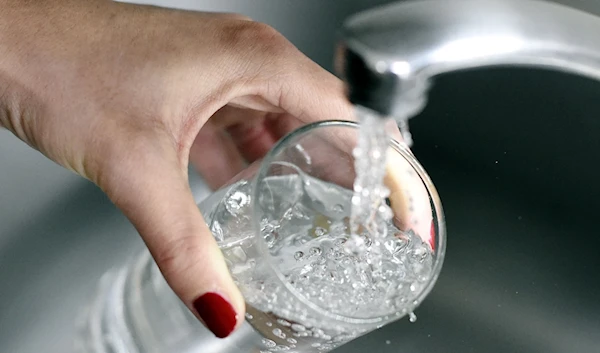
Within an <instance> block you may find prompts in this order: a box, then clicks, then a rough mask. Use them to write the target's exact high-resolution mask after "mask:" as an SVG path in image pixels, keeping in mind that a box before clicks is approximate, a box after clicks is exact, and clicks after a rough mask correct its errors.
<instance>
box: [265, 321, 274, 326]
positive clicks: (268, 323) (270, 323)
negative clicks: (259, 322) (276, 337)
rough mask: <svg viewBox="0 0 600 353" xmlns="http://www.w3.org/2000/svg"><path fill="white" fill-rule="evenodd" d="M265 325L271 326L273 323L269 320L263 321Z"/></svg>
mask: <svg viewBox="0 0 600 353" xmlns="http://www.w3.org/2000/svg"><path fill="white" fill-rule="evenodd" d="M265 325H267V326H269V327H271V326H273V323H272V322H270V321H267V322H266V323H265Z"/></svg>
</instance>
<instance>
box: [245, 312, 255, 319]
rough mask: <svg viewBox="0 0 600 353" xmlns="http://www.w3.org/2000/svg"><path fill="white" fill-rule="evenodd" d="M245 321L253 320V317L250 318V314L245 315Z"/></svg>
mask: <svg viewBox="0 0 600 353" xmlns="http://www.w3.org/2000/svg"><path fill="white" fill-rule="evenodd" d="M246 319H248V320H252V319H254V316H252V314H250V313H246Z"/></svg>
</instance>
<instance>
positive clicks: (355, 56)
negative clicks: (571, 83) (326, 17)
mask: <svg viewBox="0 0 600 353" xmlns="http://www.w3.org/2000/svg"><path fill="white" fill-rule="evenodd" d="M510 65H512V66H529V67H538V68H548V69H554V70H560V71H564V72H570V73H574V74H579V75H584V76H587V77H590V78H594V79H598V80H600V17H597V16H594V15H592V14H589V13H586V12H583V11H579V10H575V9H572V8H569V7H566V6H563V5H559V4H555V3H550V2H546V1H539V0H420V1H415V0H411V1H403V2H399V3H393V4H391V5H386V6H383V7H379V8H375V9H372V10H368V11H365V12H362V13H359V14H357V15H354V16H353V17H351V18H349V19H348V20H347V21H346V22H345V24H344V26H343V28H342V33H341V41H340V43H339V45H338V51H337V55H336V63H335V66H336V71H337V73H338V74H339V75H340V76H341V77H342V79H343V80H344V81H345V83H346V87H347V96H348V99H349V100H350V102H351V103H353V104H355V105H361V106H363V107H366V108H368V109H371V110H373V111H375V112H376V113H378V114H379V115H381V116H383V117H394V118H395V119H396V120H397V121H398V122H399V123H406V122H407V121H408V119H409V118H410V117H412V116H414V115H416V114H418V113H420V112H421V110H422V109H423V108H424V107H425V105H426V103H427V91H428V88H429V87H430V85H431V82H432V79H433V78H434V77H435V76H436V75H439V74H443V73H447V72H452V71H457V70H466V69H473V68H480V67H489V66H510Z"/></svg>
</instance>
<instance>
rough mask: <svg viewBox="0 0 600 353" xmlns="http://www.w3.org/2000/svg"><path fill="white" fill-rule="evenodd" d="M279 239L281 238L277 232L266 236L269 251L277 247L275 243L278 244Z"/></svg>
mask: <svg viewBox="0 0 600 353" xmlns="http://www.w3.org/2000/svg"><path fill="white" fill-rule="evenodd" d="M278 237H279V236H278V234H277V233H275V232H273V233H268V234H265V242H266V243H267V247H268V248H269V249H271V248H272V247H273V246H275V243H276V242H277V238H278Z"/></svg>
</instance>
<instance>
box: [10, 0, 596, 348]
mask: <svg viewBox="0 0 600 353" xmlns="http://www.w3.org/2000/svg"><path fill="white" fill-rule="evenodd" d="M384 2H388V1H378V2H376V3H384ZM157 3H158V2H157ZM234 3H235V2H231V3H229V5H223V4H216V3H213V2H210V1H204V2H202V1H187V2H186V1H179V2H171V5H173V6H176V5H177V6H181V7H188V8H192V7H194V8H198V9H200V8H206V9H209V10H218V9H223V10H229V11H232V10H234V9H236V8H238V10H237V11H241V12H245V13H247V14H249V15H250V16H252V17H253V18H256V19H259V20H262V21H265V22H268V23H273V25H275V26H276V27H277V28H279V29H280V30H281V31H282V32H283V33H284V34H285V35H287V36H288V37H289V38H290V39H291V40H292V41H294V42H295V43H296V44H297V45H299V47H300V48H301V49H302V50H304V51H305V52H306V53H308V55H310V56H311V57H313V58H315V59H316V60H317V61H319V62H320V63H321V64H323V65H324V66H325V67H327V68H330V67H331V65H330V63H331V61H332V58H331V57H332V55H333V40H334V31H335V29H336V28H337V25H338V24H339V23H340V22H341V21H342V19H343V18H344V17H346V16H347V15H348V14H349V13H351V12H355V11H357V10H361V9H364V8H366V7H367V6H372V5H374V4H375V3H373V2H368V1H366V0H365V1H337V2H336V1H331V2H326V3H327V4H329V5H327V6H324V5H323V4H324V2H323V0H319V1H312V0H305V1H300V2H272V1H271V2H269V1H258V0H257V1H256V5H253V6H254V7H250V5H248V4H249V3H248V2H247V1H245V0H244V1H242V0H240V1H237V3H235V4H234ZM580 3H582V4H583V2H580ZM300 4H304V5H300ZM588 4H589V2H588ZM205 5H206V6H205ZM238 5H239V7H236V6H238ZM225 6H229V7H228V8H225ZM300 6H302V7H303V9H304V10H302V11H299V9H298V8H299V7H300ZM319 6H323V7H322V8H320V7H319ZM597 10H598V11H600V6H598V9H597ZM291 14H295V15H296V16H300V17H295V18H296V20H294V21H291V22H290V23H291V24H289V26H288V27H285V24H286V23H287V22H286V21H287V20H285V21H284V19H286V16H291ZM308 14H310V17H309V15H308ZM316 14H319V15H318V16H317V15H316ZM304 15H306V17H305V20H306V21H308V20H309V19H310V20H311V21H314V22H315V26H308V27H311V28H306V30H305V29H304V28H305V27H302V21H303V20H302V18H303V17H302V16H304ZM298 18H300V19H298ZM288 22H289V21H288ZM278 26H282V27H278ZM315 28H316V29H318V30H319V31H322V33H330V34H331V35H330V36H329V37H328V36H314V34H315V32H314V31H315ZM599 97H600V82H593V81H588V80H585V79H582V78H578V77H574V76H569V75H565V74H559V73H554V72H548V71H539V70H526V69H511V68H496V69H486V70H478V71H470V72H461V73H454V74H450V75H444V76H441V77H440V78H439V79H437V80H436V81H435V86H434V87H433V90H432V91H431V98H430V102H429V105H428V106H427V108H426V109H425V111H424V112H423V113H422V114H420V116H418V117H416V118H414V119H413V120H411V130H412V132H413V138H414V140H415V146H414V148H413V150H414V152H415V154H416V156H417V158H418V159H419V160H420V161H421V162H422V164H423V165H424V166H425V168H426V169H427V171H428V172H429V174H430V176H431V178H432V179H433V181H434V183H435V184H436V186H437V188H438V191H439V193H440V196H441V198H442V201H443V203H444V208H445V213H446V221H447V226H448V242H449V243H448V250H447V254H446V260H445V264H444V269H443V270H442V274H441V276H440V279H439V281H438V284H437V285H436V287H435V289H434V290H433V292H432V294H431V295H430V296H429V297H428V298H427V299H426V300H425V302H424V303H423V304H422V305H421V307H420V308H418V310H417V311H416V314H417V316H418V320H417V321H416V322H415V323H410V322H409V321H408V319H405V320H402V321H399V322H397V323H395V324H392V325H389V326H386V327H384V328H382V329H381V330H378V331H376V332H373V333H371V334H369V335H367V336H365V337H362V338H360V339H358V340H356V341H353V342H351V343H350V344H348V345H345V346H343V347H341V348H339V349H338V350H336V352H340V353H359V352H361V353H362V352H365V351H372V352H381V353H386V352H389V353H392V352H411V353H419V352H427V353H436V352H440V353H442V352H486V353H496V352H498V353H500V352H502V353H505V352H531V353H537V352H540V353H542V352H543V353H565V352H569V353H570V352H577V353H588V352H589V353H597V352H598V351H599V349H600V334H599V333H600V319H599V318H600V301H598V300H597V299H598V298H600V277H598V275H597V273H598V270H600V257H598V256H596V255H597V254H596V249H598V247H599V246H600V230H599V228H598V226H597V225H596V222H595V220H596V218H595V217H597V215H598V211H600V202H599V201H598V200H599V199H600V186H599V185H598V182H597V181H598V180H600V166H599V165H598V162H597V161H599V160H600V139H599V138H598V136H600V118H599V117H600V99H599ZM0 151H2V153H1V154H0V185H2V186H1V188H0V283H2V286H1V287H0V352H6V353H31V352H44V353H73V348H72V341H73V338H74V332H75V326H76V324H77V320H78V314H79V312H80V309H81V306H82V305H84V304H85V303H87V302H88V301H89V300H90V299H91V296H92V294H93V293H94V291H95V288H96V284H97V281H98V278H99V277H100V276H101V275H102V274H103V273H104V272H105V271H107V270H108V269H110V268H111V267H113V266H116V265H119V264H121V263H122V262H123V261H125V260H126V259H127V258H128V257H130V256H132V255H134V254H135V253H136V251H137V250H138V249H139V248H140V247H141V246H142V244H141V241H140V240H139V239H138V238H137V236H136V234H135V231H134V229H133V227H132V226H131V225H130V224H129V223H128V221H127V220H126V219H125V218H124V217H123V216H122V215H121V214H120V213H119V212H118V210H116V209H115V207H114V206H113V205H112V204H111V203H110V202H109V201H108V200H107V199H106V197H105V196H104V195H103V194H102V193H101V192H100V191H99V190H98V189H97V188H95V187H94V186H93V185H91V184H90V183H88V182H86V181H84V180H81V179H80V178H78V177H76V176H74V175H72V174H71V173H69V172H67V171H64V170H62V169H61V168H59V167H57V166H55V165H53V164H52V163H50V162H48V161H46V160H44V159H43V157H41V156H40V155H39V154H38V153H36V152H33V151H30V150H29V149H28V148H27V147H26V146H25V145H24V144H22V143H19V142H18V141H16V139H15V138H14V137H11V136H10V135H9V134H8V133H6V132H0ZM5 151H8V153H6V152H5ZM192 176H193V177H192V179H191V184H192V188H193V190H194V192H195V195H196V198H197V199H198V200H200V199H202V198H203V197H205V196H206V195H207V193H208V190H207V188H206V187H205V185H204V184H203V183H202V180H201V179H200V178H198V177H197V176H196V175H194V174H192ZM246 329H247V328H246ZM205 334H206V350H205V351H203V353H212V352H215V351H216V348H214V347H218V346H219V345H222V344H228V342H223V341H218V340H216V339H213V338H211V336H210V334H209V333H208V332H206V333H205ZM211 347H212V348H211ZM240 352H242V351H240ZM173 353H175V352H173ZM244 353H245V352H244Z"/></svg>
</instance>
